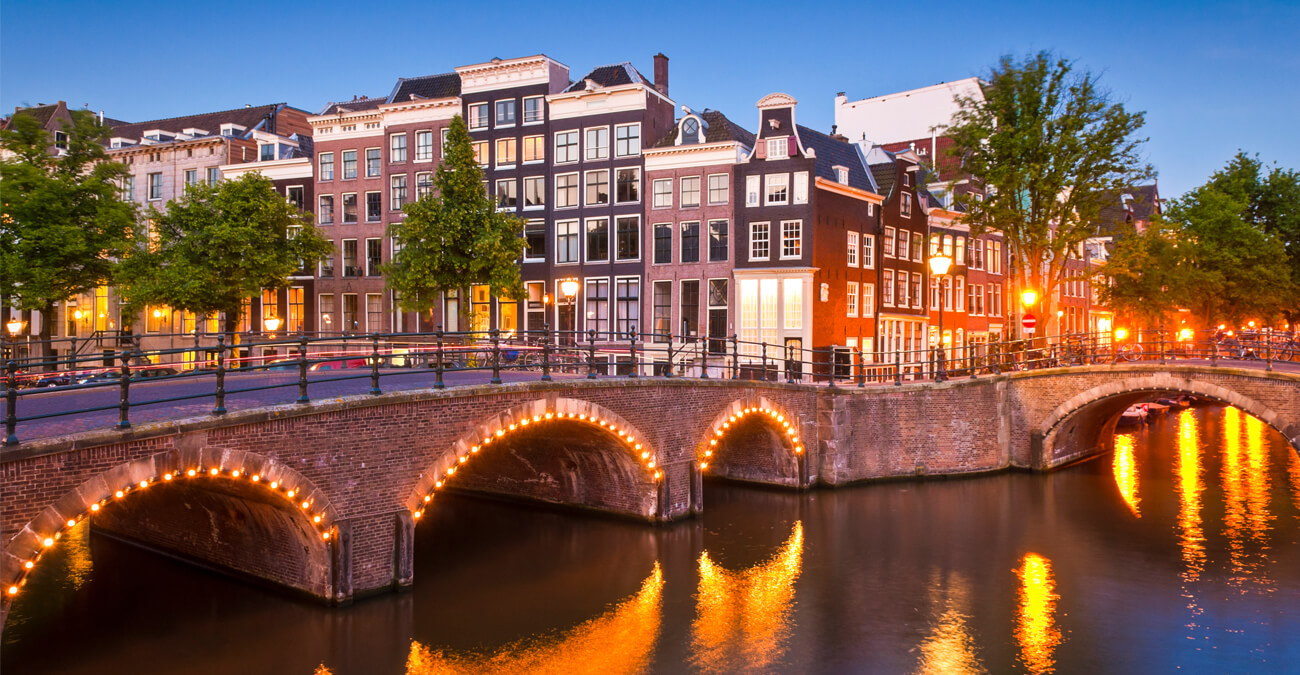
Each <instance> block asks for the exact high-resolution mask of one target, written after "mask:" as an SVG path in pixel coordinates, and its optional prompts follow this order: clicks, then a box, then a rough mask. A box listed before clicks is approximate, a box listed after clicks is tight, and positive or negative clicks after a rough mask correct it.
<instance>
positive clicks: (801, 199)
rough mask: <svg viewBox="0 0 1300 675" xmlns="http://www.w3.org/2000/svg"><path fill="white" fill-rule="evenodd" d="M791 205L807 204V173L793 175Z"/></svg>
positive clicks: (801, 172)
mask: <svg viewBox="0 0 1300 675" xmlns="http://www.w3.org/2000/svg"><path fill="white" fill-rule="evenodd" d="M791 203H793V204H807V203H808V172H807V171H800V172H798V173H796V174H795V175H794V195H793V198H792V199H791Z"/></svg>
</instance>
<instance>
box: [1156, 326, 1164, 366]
mask: <svg viewBox="0 0 1300 675" xmlns="http://www.w3.org/2000/svg"><path fill="white" fill-rule="evenodd" d="M1156 340H1157V341H1158V342H1159V349H1160V365H1162V366H1163V365H1165V329H1164V328H1160V329H1159V330H1158V331H1157V332H1156Z"/></svg>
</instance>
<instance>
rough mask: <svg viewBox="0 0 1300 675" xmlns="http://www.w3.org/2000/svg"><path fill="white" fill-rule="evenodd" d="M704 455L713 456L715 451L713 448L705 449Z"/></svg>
mask: <svg viewBox="0 0 1300 675" xmlns="http://www.w3.org/2000/svg"><path fill="white" fill-rule="evenodd" d="M704 456H705V457H712V456H713V451H712V450H705V451H704Z"/></svg>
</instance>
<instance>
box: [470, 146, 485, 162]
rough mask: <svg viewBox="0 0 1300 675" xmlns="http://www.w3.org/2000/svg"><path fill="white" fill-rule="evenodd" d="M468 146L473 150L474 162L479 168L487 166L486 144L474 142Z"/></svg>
mask: <svg viewBox="0 0 1300 675" xmlns="http://www.w3.org/2000/svg"><path fill="white" fill-rule="evenodd" d="M470 145H471V146H472V147H473V148H474V161H475V162H478V165H479V166H487V165H488V142H487V141H474V142H473V143H471V144H470Z"/></svg>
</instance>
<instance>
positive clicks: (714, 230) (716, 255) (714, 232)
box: [709, 220, 728, 262]
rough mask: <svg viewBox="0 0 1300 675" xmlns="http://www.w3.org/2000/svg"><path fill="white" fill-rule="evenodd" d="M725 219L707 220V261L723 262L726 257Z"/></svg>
mask: <svg viewBox="0 0 1300 675" xmlns="http://www.w3.org/2000/svg"><path fill="white" fill-rule="evenodd" d="M727 246H728V244H727V221H725V220H710V221H709V262H724V261H726V259H727V255H728V248H727Z"/></svg>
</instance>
